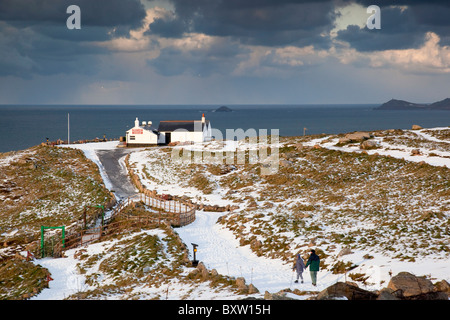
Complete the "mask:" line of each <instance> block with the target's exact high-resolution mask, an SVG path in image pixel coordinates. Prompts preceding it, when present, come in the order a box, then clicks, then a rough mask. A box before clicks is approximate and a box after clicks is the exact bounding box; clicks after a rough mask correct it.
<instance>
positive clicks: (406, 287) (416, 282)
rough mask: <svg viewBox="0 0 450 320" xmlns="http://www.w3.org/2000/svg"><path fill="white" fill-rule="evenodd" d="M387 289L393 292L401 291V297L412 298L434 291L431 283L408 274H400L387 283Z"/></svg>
mask: <svg viewBox="0 0 450 320" xmlns="http://www.w3.org/2000/svg"><path fill="white" fill-rule="evenodd" d="M388 288H390V289H392V290H393V291H397V290H401V293H402V295H403V297H405V298H408V297H413V296H419V295H423V294H427V293H430V292H433V291H434V286H433V283H432V282H431V281H430V280H428V279H426V278H424V277H416V276H415V275H413V274H412V273H409V272H400V273H399V274H397V275H396V276H394V277H392V279H391V281H389V284H388Z"/></svg>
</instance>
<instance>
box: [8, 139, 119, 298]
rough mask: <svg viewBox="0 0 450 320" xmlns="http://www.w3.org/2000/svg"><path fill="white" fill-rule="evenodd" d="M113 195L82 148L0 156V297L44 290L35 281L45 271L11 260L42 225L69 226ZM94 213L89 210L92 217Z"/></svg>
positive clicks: (41, 148) (35, 149)
mask: <svg viewBox="0 0 450 320" xmlns="http://www.w3.org/2000/svg"><path fill="white" fill-rule="evenodd" d="M111 198H112V195H111V194H110V192H109V191H108V190H107V189H106V188H105V186H104V184H103V181H102V179H101V177H100V174H99V172H98V168H97V166H96V165H95V164H93V163H92V162H91V161H89V160H87V159H86V158H85V157H84V155H83V153H82V152H81V151H78V150H72V149H67V148H53V147H45V146H36V147H32V148H29V149H26V150H23V151H18V152H9V153H3V154H0V203H1V206H0V242H1V243H2V244H3V248H2V249H1V250H0V261H1V264H0V284H1V285H0V297H1V298H3V299H18V298H21V297H22V295H23V294H25V293H30V292H33V289H34V288H38V289H39V290H40V289H41V288H42V286H40V285H37V284H38V283H39V284H40V283H42V281H43V280H42V279H43V278H44V277H45V275H46V272H45V270H44V269H42V268H39V267H36V266H35V265H34V264H33V263H27V262H25V261H21V260H20V259H19V260H18V259H13V260H10V259H11V257H13V256H14V255H15V253H16V252H18V251H22V250H25V249H26V248H29V247H27V245H29V244H30V243H31V242H32V241H36V240H38V239H39V231H40V226H42V225H44V226H61V225H65V226H68V225H70V224H72V223H73V222H75V221H77V220H79V219H80V218H81V214H82V212H83V209H84V206H85V205H97V204H105V203H106V202H108V201H110V200H111ZM94 212H95V210H94V209H89V210H88V216H89V215H93V214H94ZM32 249H36V247H33V248H32ZM34 253H35V254H36V252H34ZM11 273H12V274H14V277H11V276H9V275H10V274H11Z"/></svg>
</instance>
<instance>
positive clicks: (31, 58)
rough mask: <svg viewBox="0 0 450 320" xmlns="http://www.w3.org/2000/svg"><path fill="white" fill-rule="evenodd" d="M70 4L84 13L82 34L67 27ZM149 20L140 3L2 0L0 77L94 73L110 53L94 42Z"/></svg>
mask: <svg viewBox="0 0 450 320" xmlns="http://www.w3.org/2000/svg"><path fill="white" fill-rule="evenodd" d="M69 5H78V6H79V7H80V9H81V29H80V30H69V29H68V28H67V26H66V21H67V18H68V17H69V16H70V15H71V13H69V14H68V13H67V12H66V10H67V7H68V6H69ZM145 16H146V12H145V8H144V7H143V5H142V3H141V2H140V1H139V0H33V1H29V0H0V54H1V56H2V59H1V62H0V74H1V75H16V76H20V77H31V76H32V75H33V74H44V75H48V74H57V73H80V74H93V73H94V72H95V71H96V70H98V64H99V61H100V58H99V56H100V55H101V54H107V53H108V52H107V50H106V49H104V48H100V47H98V46H95V45H92V44H90V43H89V42H91V41H106V40H109V39H111V38H114V37H116V36H126V35H128V34H129V31H130V30H131V29H134V28H137V27H140V26H142V22H143V19H144V18H145Z"/></svg>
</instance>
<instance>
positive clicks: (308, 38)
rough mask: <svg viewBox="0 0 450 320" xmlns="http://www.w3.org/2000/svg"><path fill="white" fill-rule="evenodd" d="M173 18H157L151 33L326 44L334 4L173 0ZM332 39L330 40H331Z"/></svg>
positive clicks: (261, 42)
mask: <svg viewBox="0 0 450 320" xmlns="http://www.w3.org/2000/svg"><path fill="white" fill-rule="evenodd" d="M172 3H173V4H174V7H175V12H174V15H173V16H171V17H162V18H159V19H156V20H155V21H154V22H153V23H151V24H150V30H151V31H150V32H151V33H153V34H157V35H160V36H165V37H181V36H182V35H183V33H184V32H199V33H204V34H207V35H212V36H231V37H233V38H234V39H236V40H239V41H240V42H241V43H246V44H254V45H268V46H282V45H288V44H290V45H303V44H306V43H307V44H315V42H316V41H318V43H320V45H321V46H323V45H324V44H325V42H326V41H324V39H323V37H319V35H320V34H322V33H323V32H326V31H329V30H331V29H332V28H333V21H334V18H335V16H334V10H333V8H334V5H333V2H332V1H276V2H275V1H268V0H264V1H235V0H229V1H221V0H208V1H204V0H190V1H188V0H174V1H172ZM328 40H329V39H328Z"/></svg>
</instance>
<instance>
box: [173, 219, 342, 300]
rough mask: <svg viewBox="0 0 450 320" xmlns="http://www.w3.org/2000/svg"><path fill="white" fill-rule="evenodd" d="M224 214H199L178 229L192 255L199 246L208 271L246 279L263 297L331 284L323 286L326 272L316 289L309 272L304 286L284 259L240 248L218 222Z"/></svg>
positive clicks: (321, 274) (229, 232)
mask: <svg viewBox="0 0 450 320" xmlns="http://www.w3.org/2000/svg"><path fill="white" fill-rule="evenodd" d="M223 214H224V213H217V212H205V211H197V213H196V220H195V221H194V222H193V223H191V224H190V225H187V226H185V227H182V228H177V229H176V231H177V233H178V234H179V236H180V237H181V239H183V241H184V243H186V245H187V246H188V247H190V252H192V251H191V248H192V247H191V243H196V244H198V248H197V250H198V251H197V254H196V258H197V260H199V261H201V262H203V263H204V265H205V266H206V267H207V268H208V269H210V270H211V269H216V270H217V272H218V273H220V274H223V275H228V276H232V277H236V278H237V277H244V278H245V280H246V283H247V284H250V283H253V285H254V286H255V287H256V288H258V290H259V291H260V292H261V293H262V294H264V292H265V291H269V292H271V293H273V292H278V291H280V290H282V289H286V288H289V287H290V288H291V289H295V288H297V289H299V290H313V291H316V290H321V289H322V287H323V288H326V286H327V285H329V284H330V283H324V282H323V283H320V280H321V278H323V277H324V275H325V272H322V273H319V274H318V281H319V284H318V287H313V286H312V284H311V279H310V277H309V272H304V273H303V278H304V280H305V283H304V284H295V283H294V281H295V274H294V273H293V271H292V269H291V264H290V263H285V262H284V261H282V260H280V259H268V258H264V257H258V256H257V255H256V254H254V253H253V252H252V251H251V250H250V248H249V246H244V247H242V246H240V245H239V241H238V240H236V238H235V237H234V235H233V234H232V232H231V231H229V230H227V229H225V228H223V227H222V225H220V224H217V223H216V221H217V219H218V218H219V217H220V216H221V215H223ZM190 258H191V259H192V258H193V257H190ZM322 280H324V279H322ZM327 280H328V279H327ZM333 280H334V279H333Z"/></svg>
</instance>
